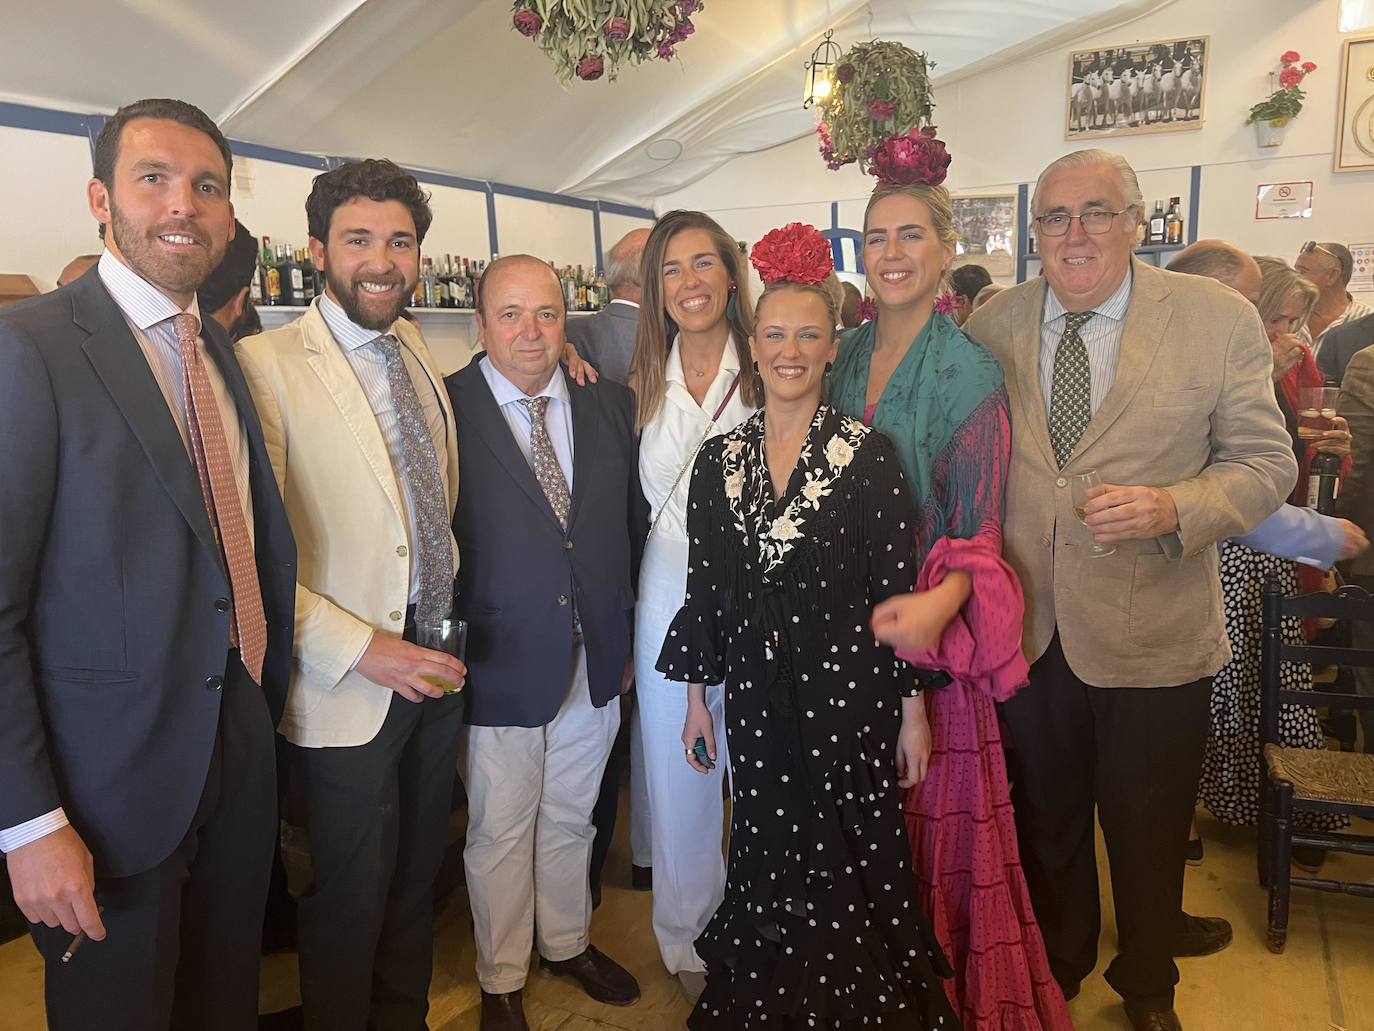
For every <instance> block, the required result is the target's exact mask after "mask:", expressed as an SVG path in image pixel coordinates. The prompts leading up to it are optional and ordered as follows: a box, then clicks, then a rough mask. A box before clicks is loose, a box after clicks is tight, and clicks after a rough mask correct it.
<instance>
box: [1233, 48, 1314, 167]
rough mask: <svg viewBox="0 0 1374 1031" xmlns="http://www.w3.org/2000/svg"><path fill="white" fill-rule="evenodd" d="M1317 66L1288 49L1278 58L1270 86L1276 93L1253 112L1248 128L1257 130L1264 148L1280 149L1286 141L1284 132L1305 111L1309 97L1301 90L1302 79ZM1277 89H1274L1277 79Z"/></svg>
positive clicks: (1270, 78) (1261, 102)
mask: <svg viewBox="0 0 1374 1031" xmlns="http://www.w3.org/2000/svg"><path fill="white" fill-rule="evenodd" d="M1316 70H1317V66H1316V65H1315V64H1313V63H1312V62H1311V61H1303V60H1302V55H1301V54H1299V53H1298V52H1297V51H1296V50H1289V51H1287V52H1285V53H1284V54H1283V56H1282V57H1280V58H1279V70H1278V72H1277V73H1275V72H1270V73H1269V86H1270V88H1271V89H1273V92H1272V93H1270V94H1269V96H1268V97H1266V98H1265V99H1264V100H1261V101H1260V102H1259V103H1258V104H1256V105H1255V106H1254V107H1252V108H1251V109H1250V117H1249V118H1247V119H1246V120H1245V124H1246V125H1253V126H1254V127H1255V142H1257V143H1258V144H1259V145H1260V146H1261V147H1277V146H1278V145H1279V144H1280V143H1282V142H1283V134H1284V130H1285V129H1286V127H1287V125H1288V120H1289V119H1290V118H1296V117H1297V116H1298V112H1300V111H1301V110H1302V102H1303V101H1304V100H1306V99H1307V95H1306V94H1305V93H1303V91H1302V80H1303V79H1305V78H1307V76H1308V75H1310V74H1311V73H1312V72H1315V71H1316ZM1276 77H1277V78H1278V86H1277V88H1274V79H1275V78H1276Z"/></svg>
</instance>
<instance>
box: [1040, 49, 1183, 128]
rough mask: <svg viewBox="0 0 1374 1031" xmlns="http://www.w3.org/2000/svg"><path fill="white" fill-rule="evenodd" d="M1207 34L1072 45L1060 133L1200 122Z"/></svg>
mask: <svg viewBox="0 0 1374 1031" xmlns="http://www.w3.org/2000/svg"><path fill="white" fill-rule="evenodd" d="M1209 39H1210V37H1208V36H1194V37H1190V38H1185V39H1163V40H1158V41H1156V42H1153V43H1131V44H1129V45H1126V46H1120V47H1110V48H1105V49H1101V50H1075V51H1072V52H1071V53H1070V54H1069V95H1068V102H1067V108H1066V111H1067V115H1066V118H1065V126H1064V138H1065V139H1068V140H1076V139H1086V138H1088V137H1093V136H1133V135H1135V134H1137V133H1146V132H1178V131H1180V130H1184V129H1200V128H1202V109H1203V102H1204V101H1205V99H1206V96H1207V49H1208V40H1209Z"/></svg>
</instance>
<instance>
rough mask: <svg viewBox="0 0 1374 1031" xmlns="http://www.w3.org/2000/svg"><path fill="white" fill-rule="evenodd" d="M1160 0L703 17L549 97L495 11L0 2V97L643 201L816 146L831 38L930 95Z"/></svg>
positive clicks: (846, 1) (748, 9)
mask: <svg viewBox="0 0 1374 1031" xmlns="http://www.w3.org/2000/svg"><path fill="white" fill-rule="evenodd" d="M1167 2H1169V0H1126V2H1122V0H869V2H864V0H708V4H707V8H706V10H705V11H704V12H702V13H700V14H699V15H697V16H695V17H694V19H693V20H694V22H695V23H696V26H697V31H696V34H695V35H694V36H692V37H691V38H690V39H689V40H687V41H686V42H685V43H684V44H682V45H681V46H680V47H679V48H678V58H677V60H675V61H672V62H661V61H654V62H651V63H648V64H645V65H641V66H639V67H637V68H626V69H624V70H622V71H621V73H620V76H619V78H618V79H617V80H616V81H615V82H609V81H607V80H605V79H602V80H600V81H597V82H591V83H584V82H578V81H575V82H574V83H573V84H572V85H570V86H569V87H568V88H567V89H564V88H562V87H560V86H559V84H558V82H557V80H556V79H555V77H554V74H553V68H552V65H551V64H550V63H549V62H548V60H547V59H546V58H545V57H544V56H543V54H542V53H540V51H539V50H538V49H537V47H535V45H534V44H533V43H532V42H531V41H530V40H527V39H525V38H524V37H522V36H520V35H518V34H517V33H516V32H515V31H514V30H513V29H512V28H511V5H510V2H509V0H294V2H290V3H283V2H282V0H230V2H228V3H225V2H224V0H44V2H41V3H38V2H34V0H0V53H2V54H3V60H0V99H6V100H11V101H16V102H21V103H28V104H35V105H39V106H45V107H52V108H57V109H60V110H67V111H77V112H83V113H105V114H107V113H109V112H111V111H113V110H114V108H115V107H116V106H118V104H120V103H122V102H126V101H129V100H133V99H137V98H138V97H143V96H177V97H181V98H183V99H186V100H190V101H192V102H194V103H196V104H198V105H199V106H200V107H201V108H203V109H204V110H205V111H206V112H207V113H208V114H210V115H211V117H213V118H215V119H216V120H217V121H219V122H220V124H221V125H222V126H223V127H224V129H225V132H226V133H227V134H228V135H229V136H230V137H232V138H235V139H241V140H246V141H249V142H252V143H258V144H263V145H267V146H274V147H280V148H284V149H288V150H294V151H303V152H307V153H312V154H334V155H345V156H379V155H385V156H387V157H390V158H393V159H394V160H396V161H398V162H400V163H402V164H405V165H408V166H410V167H413V168H421V169H428V170H431V171H437V172H446V173H449V174H453V175H461V176H467V177H471V178H475V179H490V180H494V181H498V182H504V183H510V184H513V185H518V186H525V187H530V188H534V189H540V190H547V191H550V192H556V193H565V194H571V195H575V196H581V197H588V198H596V199H602V200H619V201H623V202H627V203H632V204H644V205H651V204H652V201H653V198H655V197H656V196H658V195H660V194H663V193H667V192H671V191H673V190H676V189H679V188H681V187H683V186H685V185H687V184H688V183H691V182H692V181H694V180H695V179H698V178H700V177H701V176H703V175H705V174H706V173H707V172H710V171H712V170H713V169H715V168H717V167H719V166H720V165H722V164H723V163H725V162H726V161H728V160H729V159H730V158H731V157H733V156H734V155H737V154H741V153H748V152H753V151H758V150H764V149H767V148H769V147H773V146H776V145H778V144H780V143H784V142H787V141H788V140H792V139H796V138H797V137H799V136H802V135H804V134H806V133H809V132H810V131H811V130H812V128H813V125H814V118H813V116H812V115H811V114H810V113H809V112H806V111H803V110H802V108H801V96H802V83H803V71H802V67H803V62H804V61H805V60H806V59H807V57H809V55H810V52H811V50H812V48H813V47H814V46H815V45H816V43H817V42H818V41H819V37H820V35H821V34H822V33H823V32H824V31H825V30H826V29H827V28H833V29H834V30H835V39H836V41H837V42H838V43H840V44H841V46H847V45H848V44H850V43H852V42H855V41H856V40H860V39H867V38H870V37H874V36H876V37H880V38H883V39H896V40H900V41H901V42H904V43H906V44H907V45H908V46H910V47H912V48H914V49H917V50H924V51H927V52H928V53H929V55H930V57H931V59H932V60H934V61H935V62H936V65H937V67H936V83H937V85H938V84H940V83H941V82H947V81H950V80H951V79H952V78H956V77H959V76H962V75H967V74H976V72H977V70H978V69H979V68H982V67H987V66H988V64H989V63H990V62H995V61H1003V60H1006V59H1008V58H1009V57H1010V56H1012V55H1013V54H1021V53H1026V52H1029V51H1032V50H1035V49H1040V48H1044V47H1051V46H1054V47H1063V46H1066V45H1072V44H1073V43H1074V42H1076V40H1077V39H1079V38H1081V37H1082V36H1084V35H1085V34H1087V33H1089V32H1093V31H1096V30H1098V29H1101V28H1105V27H1107V26H1111V25H1121V24H1123V23H1125V22H1128V21H1130V20H1133V19H1134V18H1135V17H1138V16H1139V15H1140V14H1142V13H1145V12H1146V11H1150V10H1154V9H1157V8H1159V7H1162V6H1164V5H1165V4H1166V3H1167ZM1008 102H1009V104H1013V103H1014V98H1008ZM936 121H937V122H938V121H939V117H938V112H937V117H936Z"/></svg>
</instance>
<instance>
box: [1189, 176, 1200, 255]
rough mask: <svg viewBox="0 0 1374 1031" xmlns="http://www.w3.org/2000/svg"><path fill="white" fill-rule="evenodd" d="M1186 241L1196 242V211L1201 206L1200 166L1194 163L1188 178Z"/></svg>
mask: <svg viewBox="0 0 1374 1031" xmlns="http://www.w3.org/2000/svg"><path fill="white" fill-rule="evenodd" d="M1188 192H1189V197H1188V242H1189V243H1197V213H1198V209H1199V208H1201V207H1202V166H1201V165H1194V166H1193V172H1192V176H1191V177H1190V178H1189V180H1188Z"/></svg>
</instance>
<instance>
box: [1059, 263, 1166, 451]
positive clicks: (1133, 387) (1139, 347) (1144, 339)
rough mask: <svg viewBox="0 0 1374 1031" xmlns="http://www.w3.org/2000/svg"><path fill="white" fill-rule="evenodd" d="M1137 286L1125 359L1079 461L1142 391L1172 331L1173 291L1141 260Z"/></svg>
mask: <svg viewBox="0 0 1374 1031" xmlns="http://www.w3.org/2000/svg"><path fill="white" fill-rule="evenodd" d="M1134 265H1135V269H1134V273H1133V274H1134V276H1135V279H1134V282H1133V283H1132V284H1131V303H1130V305H1129V307H1127V309H1126V321H1125V324H1124V325H1123V327H1122V332H1121V355H1120V357H1119V358H1118V359H1117V363H1116V376H1115V377H1114V378H1113V380H1112V387H1111V389H1110V390H1108V391H1107V396H1106V397H1105V398H1103V399H1102V404H1101V405H1099V406H1098V409H1097V414H1095V415H1094V416H1093V417H1092V421H1091V422H1089V423H1088V426H1087V428H1086V429H1085V430H1084V431H1083V436H1082V438H1080V439H1079V441H1078V447H1076V448H1074V455H1075V457H1076V456H1078V455H1081V454H1083V453H1084V452H1085V451H1087V449H1088V448H1089V447H1091V446H1092V444H1093V442H1094V441H1096V440H1097V439H1098V438H1099V437H1101V436H1102V434H1103V433H1105V432H1106V431H1107V428H1108V427H1109V426H1111V424H1112V423H1113V422H1115V421H1116V420H1117V419H1118V418H1120V416H1121V414H1122V413H1123V412H1125V411H1126V408H1127V406H1128V405H1130V403H1131V401H1132V400H1133V399H1134V398H1135V395H1136V394H1137V393H1138V392H1139V390H1140V385H1141V384H1142V383H1143V382H1144V381H1145V376H1146V374H1147V373H1148V372H1149V371H1150V366H1151V365H1153V364H1154V360H1155V355H1156V354H1157V353H1158V352H1159V345H1160V344H1161V343H1162V342H1163V340H1164V332H1165V330H1166V329H1168V327H1169V316H1170V308H1169V306H1168V305H1166V304H1165V303H1163V302H1164V300H1165V298H1167V297H1168V296H1169V288H1168V286H1167V285H1166V284H1165V283H1164V281H1163V277H1161V276H1160V274H1159V273H1158V272H1157V271H1156V270H1155V269H1153V268H1151V267H1150V266H1148V265H1145V264H1144V263H1142V262H1140V261H1139V260H1138V259H1137V260H1136V261H1135V262H1134Z"/></svg>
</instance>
